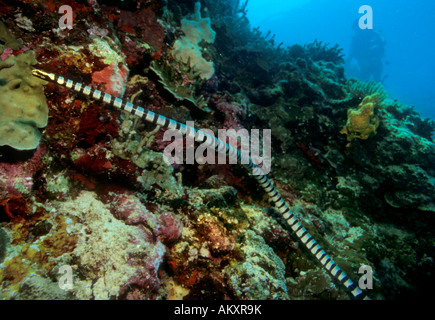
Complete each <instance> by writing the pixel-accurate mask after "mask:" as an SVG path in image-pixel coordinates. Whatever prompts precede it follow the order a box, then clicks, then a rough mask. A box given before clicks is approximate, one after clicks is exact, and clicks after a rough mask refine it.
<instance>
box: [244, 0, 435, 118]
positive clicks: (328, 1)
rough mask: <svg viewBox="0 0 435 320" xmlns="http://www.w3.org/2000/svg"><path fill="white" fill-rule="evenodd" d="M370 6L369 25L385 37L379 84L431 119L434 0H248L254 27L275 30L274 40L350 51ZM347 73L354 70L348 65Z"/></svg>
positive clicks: (434, 114)
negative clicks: (356, 28) (316, 42)
mask: <svg viewBox="0 0 435 320" xmlns="http://www.w3.org/2000/svg"><path fill="white" fill-rule="evenodd" d="M363 5H369V6H370V7H371V8H372V9H373V30H374V31H376V32H377V33H378V34H380V35H381V36H382V37H383V38H384V40H385V59H384V68H383V78H384V80H383V85H384V87H385V89H386V90H387V91H388V93H389V97H390V98H392V99H397V100H398V101H399V102H401V103H404V104H407V105H409V106H415V109H416V111H418V112H420V114H421V115H422V116H423V117H429V118H432V119H435V40H434V39H435V38H434V32H435V19H434V18H433V12H435V2H434V1H427V0H415V1H407V0H394V1H392V0H368V1H356V0H284V1H283V0H250V1H249V2H248V10H249V11H248V18H249V20H250V22H251V25H252V27H260V30H261V31H263V33H267V32H268V31H271V32H272V34H275V39H276V43H277V44H279V43H280V42H283V43H284V46H286V45H293V44H301V45H303V44H308V43H311V42H313V41H314V40H315V39H317V40H319V41H322V42H323V43H330V44H331V45H335V44H339V45H340V47H341V48H343V53H344V54H346V57H345V58H347V57H348V56H349V50H350V44H351V39H352V36H353V34H354V30H353V27H354V26H355V25H357V24H358V20H359V18H360V17H362V16H363V14H360V13H359V8H360V7H361V6H363ZM346 75H347V76H348V77H352V76H355V74H353V73H352V70H351V69H350V68H347V69H346Z"/></svg>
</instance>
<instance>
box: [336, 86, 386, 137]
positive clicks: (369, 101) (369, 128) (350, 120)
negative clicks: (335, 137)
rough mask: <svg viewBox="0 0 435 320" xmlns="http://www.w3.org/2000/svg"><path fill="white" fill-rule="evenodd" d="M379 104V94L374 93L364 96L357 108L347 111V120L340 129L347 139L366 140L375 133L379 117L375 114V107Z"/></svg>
mask: <svg viewBox="0 0 435 320" xmlns="http://www.w3.org/2000/svg"><path fill="white" fill-rule="evenodd" d="M378 104H379V94H378V93H375V94H373V95H371V96H368V97H365V98H364V100H363V101H362V102H361V103H360V105H359V107H358V109H357V110H352V109H349V110H348V111H347V122H346V125H345V126H344V128H343V129H342V130H341V131H340V133H341V134H345V135H346V136H347V140H348V141H352V140H353V139H356V138H358V139H361V140H366V139H368V138H370V137H372V136H374V135H375V134H376V129H377V128H378V126H379V118H378V117H376V116H375V108H376V106H377V105H378Z"/></svg>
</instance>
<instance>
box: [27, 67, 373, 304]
mask: <svg viewBox="0 0 435 320" xmlns="http://www.w3.org/2000/svg"><path fill="white" fill-rule="evenodd" d="M32 73H33V75H34V76H36V77H38V78H41V79H43V80H46V81H50V82H54V83H57V84H59V85H61V86H64V87H66V88H69V89H72V90H74V91H77V92H79V93H83V94H85V95H87V96H89V97H91V98H93V99H96V100H101V101H103V102H105V103H107V104H109V105H112V106H114V107H115V108H118V109H120V110H124V111H127V112H129V113H131V114H133V115H134V116H136V117H139V118H141V119H143V120H145V121H147V122H149V123H152V124H155V125H159V126H161V127H162V128H165V129H173V130H179V131H180V132H181V133H182V134H183V135H186V136H188V137H189V138H192V139H195V141H197V142H200V143H203V144H204V143H208V147H210V148H214V149H215V150H216V151H218V152H220V153H224V154H226V155H227V156H228V157H231V158H234V159H237V161H238V163H242V164H244V163H246V164H244V166H245V168H246V169H248V170H249V171H250V172H252V173H253V175H254V177H255V179H256V180H257V181H258V183H259V185H260V186H261V187H262V188H263V190H264V191H265V192H266V193H267V194H268V196H269V197H270V200H271V202H272V203H273V205H274V206H275V208H276V210H278V212H279V213H280V214H281V216H282V217H283V218H284V220H285V221H286V222H287V224H288V226H289V228H290V229H291V230H292V231H293V233H294V234H295V235H296V237H297V238H298V239H299V241H300V242H301V243H302V244H303V245H304V246H305V248H306V249H307V250H308V251H309V252H310V253H311V254H312V255H313V256H314V257H315V258H316V259H317V260H318V261H319V262H320V264H321V265H322V266H323V267H324V268H325V269H326V270H327V271H328V273H329V274H331V275H332V276H333V277H334V278H336V279H337V280H338V281H339V282H341V283H342V284H343V285H344V286H345V287H346V289H347V292H348V293H350V295H351V297H352V298H355V299H368V297H367V296H366V295H365V293H364V292H363V291H362V290H360V288H359V287H358V286H356V285H355V284H354V283H353V282H352V280H351V279H350V278H349V277H348V276H347V274H346V273H345V272H344V271H342V270H341V269H340V268H339V266H338V265H337V264H336V263H335V262H334V260H333V259H332V258H331V257H330V256H329V255H328V254H327V253H326V252H325V251H324V250H323V249H322V248H321V247H320V245H319V244H318V243H317V242H316V241H315V240H314V239H313V237H312V236H311V235H310V234H309V233H308V231H307V230H306V229H305V228H304V227H303V226H302V224H301V222H300V221H299V219H298V218H297V217H296V215H295V214H294V213H293V212H292V211H291V210H290V207H289V206H288V205H287V203H286V202H285V200H284V199H283V198H282V197H281V195H280V194H279V192H278V191H277V190H276V189H275V187H274V186H273V184H272V182H271V181H270V180H269V178H268V177H267V176H266V175H265V174H264V173H263V171H262V169H261V168H260V167H258V166H257V165H256V164H254V163H253V162H252V159H251V158H250V157H249V156H248V155H245V154H244V153H242V152H241V151H240V150H238V149H236V148H234V147H232V146H231V145H229V144H228V143H226V142H224V141H222V140H219V139H218V138H216V137H211V136H210V135H208V134H206V133H204V132H202V131H201V130H197V129H195V128H193V127H189V126H186V125H185V124H182V123H180V122H177V121H174V120H172V119H169V118H167V117H164V116H162V115H158V114H156V113H154V112H152V111H149V110H146V109H144V108H141V107H138V106H135V105H133V104H132V103H130V102H127V101H124V100H122V99H120V98H117V97H113V96H111V95H109V94H107V93H104V92H101V91H99V90H96V89H93V88H91V87H89V86H85V85H83V84H81V83H77V82H74V81H71V80H68V79H65V78H63V77H61V76H58V75H55V74H53V73H47V72H44V71H41V70H36V69H35V70H33V71H32Z"/></svg>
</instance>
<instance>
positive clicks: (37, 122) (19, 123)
mask: <svg viewBox="0 0 435 320" xmlns="http://www.w3.org/2000/svg"><path fill="white" fill-rule="evenodd" d="M37 62H38V61H36V59H35V53H34V52H33V51H27V52H26V53H22V54H20V55H18V56H17V57H15V56H13V55H12V56H10V57H9V58H7V59H6V60H4V61H1V62H0V95H1V97H2V98H1V101H0V146H4V145H8V146H11V147H13V148H15V149H18V150H30V149H35V148H36V147H37V146H38V145H39V141H40V140H41V133H40V131H39V128H44V127H45V126H46V125H47V122H48V105H47V101H46V99H45V95H44V87H43V84H44V81H42V80H40V79H38V78H35V77H33V76H32V74H31V70H32V68H33V66H34V65H35V64H36V63H37Z"/></svg>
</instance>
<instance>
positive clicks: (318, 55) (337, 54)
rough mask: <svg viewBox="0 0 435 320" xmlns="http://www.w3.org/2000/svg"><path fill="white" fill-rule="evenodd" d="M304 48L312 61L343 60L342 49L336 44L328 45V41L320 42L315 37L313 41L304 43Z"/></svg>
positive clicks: (336, 61)
mask: <svg viewBox="0 0 435 320" xmlns="http://www.w3.org/2000/svg"><path fill="white" fill-rule="evenodd" d="M304 48H305V50H306V51H307V52H308V55H309V56H310V57H311V59H313V60H314V61H320V60H323V61H326V62H333V63H337V64H338V63H343V62H344V54H343V49H342V48H340V46H339V45H338V44H336V45H335V46H333V47H330V45H329V43H322V41H318V40H317V39H316V40H314V42H313V43H310V44H307V45H305V46H304Z"/></svg>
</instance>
